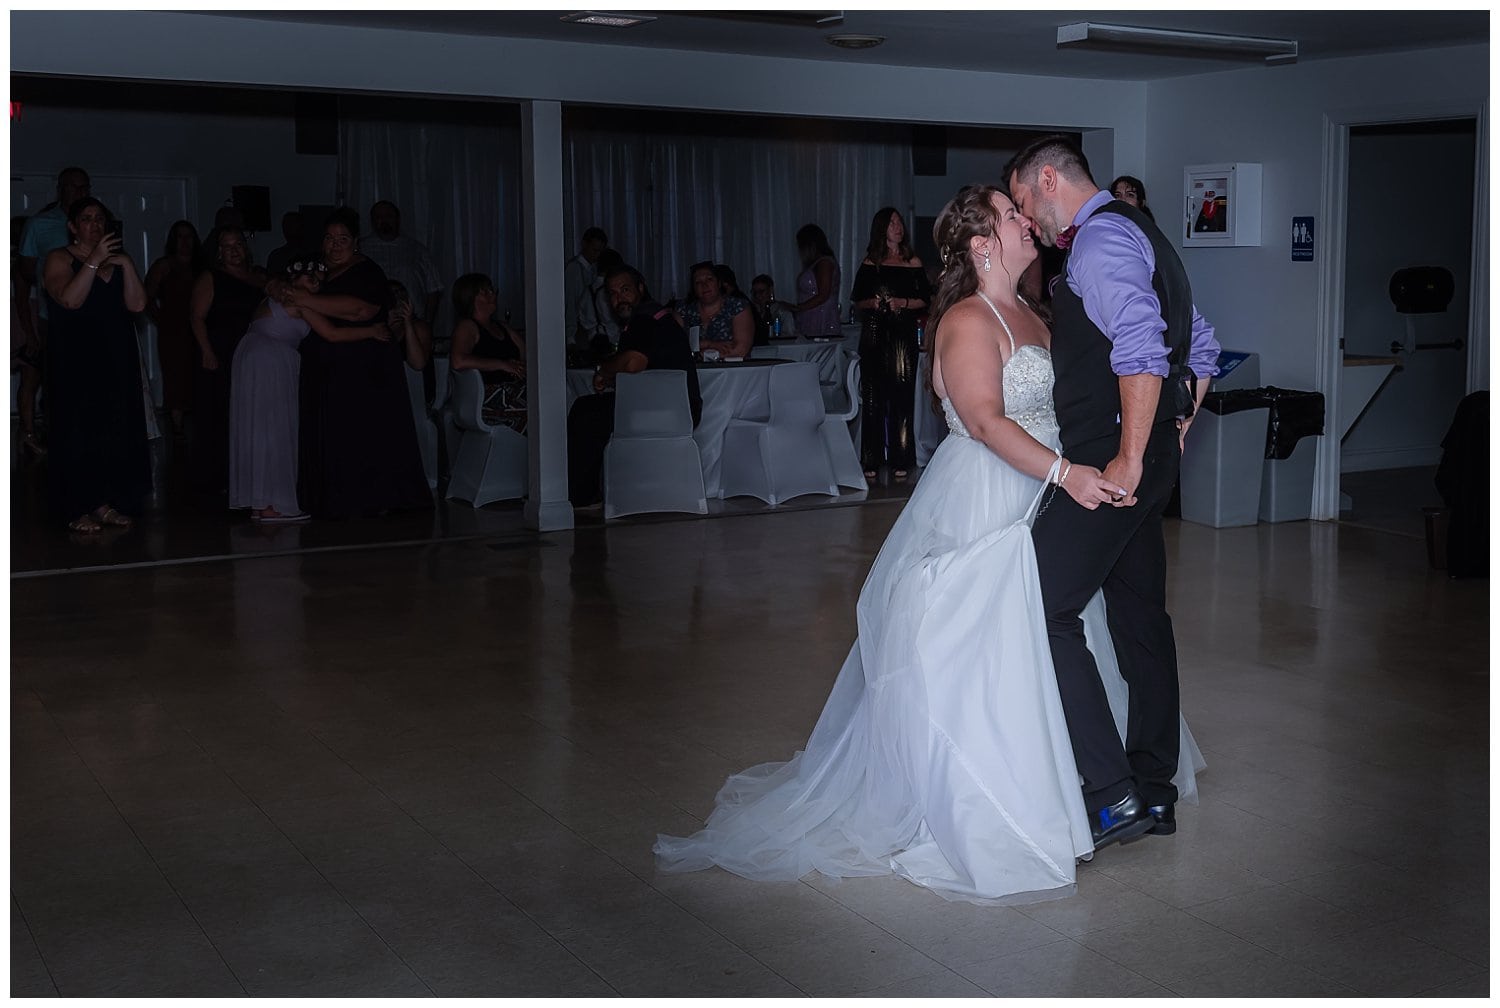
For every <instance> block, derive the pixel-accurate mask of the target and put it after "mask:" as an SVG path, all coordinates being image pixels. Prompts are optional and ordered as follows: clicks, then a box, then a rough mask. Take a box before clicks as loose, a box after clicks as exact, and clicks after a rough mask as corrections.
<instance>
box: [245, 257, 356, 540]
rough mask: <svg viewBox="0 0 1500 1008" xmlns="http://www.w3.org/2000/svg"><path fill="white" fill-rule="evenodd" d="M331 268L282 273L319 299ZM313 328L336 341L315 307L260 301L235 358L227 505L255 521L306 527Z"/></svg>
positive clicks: (301, 267)
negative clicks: (301, 440) (303, 466)
mask: <svg viewBox="0 0 1500 1008" xmlns="http://www.w3.org/2000/svg"><path fill="white" fill-rule="evenodd" d="M326 272H327V268H326V267H325V266H324V265H323V264H322V263H320V262H317V261H316V260H312V259H304V260H298V261H296V262H294V263H292V264H291V265H289V266H288V267H287V269H286V272H285V273H283V277H285V278H286V279H287V280H288V281H289V282H290V283H291V285H292V287H293V288H294V289H296V290H298V291H301V292H304V293H307V294H316V293H317V292H318V287H319V285H320V284H321V282H322V277H323V274H324V273H326ZM309 327H312V328H313V329H316V330H317V331H318V332H321V333H324V334H325V335H330V334H334V333H335V329H334V326H333V325H332V324H331V323H330V322H329V321H328V320H327V319H326V318H324V317H323V316H322V315H320V314H318V313H317V312H315V311H313V310H312V309H311V308H307V307H302V308H295V307H293V308H288V307H286V306H284V305H282V304H281V302H279V301H277V300H275V299H274V298H267V299H266V300H264V301H262V302H261V304H260V307H258V308H257V309H256V311H255V315H254V317H253V318H252V319H251V321H250V327H249V329H247V330H246V332H245V338H244V339H242V340H240V345H239V347H238V348H237V349H236V350H235V352H234V382H233V384H232V385H231V386H230V408H229V506H230V507H231V508H234V509H244V508H248V509H249V510H250V518H251V520H252V521H255V522H261V523H265V524H268V525H276V524H284V523H288V522H301V521H306V520H307V519H308V517H309V516H308V514H307V513H306V512H304V511H303V510H302V509H301V508H300V507H299V506H298V504H297V427H298V413H299V411H298V407H297V395H298V382H299V377H300V374H301V370H302V358H301V355H300V354H299V353H298V352H297V348H298V346H300V345H301V343H302V340H303V338H304V337H305V336H306V335H307V333H308V329H309Z"/></svg>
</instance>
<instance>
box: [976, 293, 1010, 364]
mask: <svg viewBox="0 0 1500 1008" xmlns="http://www.w3.org/2000/svg"><path fill="white" fill-rule="evenodd" d="M974 293H975V294H978V295H979V300H981V301H983V302H984V303H985V304H987V305H989V306H990V311H992V312H994V313H995V318H997V319H999V320H1000V328H1001V329H1004V330H1005V338H1006V339H1008V340H1010V352H1011V355H1012V356H1014V355H1015V352H1016V337H1015V335H1014V334H1013V333H1012V332H1011V331H1010V326H1009V325H1007V324H1006V322H1005V316H1004V315H1001V314H1000V309H999V308H996V307H995V302H993V301H991V300H990V299H989V298H987V297H985V296H984V291H981V290H977V291H975V292H974Z"/></svg>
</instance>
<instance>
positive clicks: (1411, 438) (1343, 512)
mask: <svg viewBox="0 0 1500 1008" xmlns="http://www.w3.org/2000/svg"><path fill="white" fill-rule="evenodd" d="M1484 133H1485V121H1484V117H1483V113H1482V110H1481V109H1475V108H1467V109H1463V108H1443V109H1430V110H1424V112H1415V111H1414V112H1411V113H1407V114H1402V113H1394V112H1393V113H1391V114H1390V115H1388V116H1379V115H1375V116H1368V117H1365V118H1361V119H1360V120H1357V121H1355V120H1349V121H1343V122H1338V121H1334V120H1332V119H1329V120H1325V141H1326V143H1325V150H1326V151H1327V160H1326V162H1325V188H1324V199H1323V207H1322V210H1323V215H1324V218H1325V220H1326V221H1327V224H1326V225H1325V231H1326V233H1328V234H1329V235H1330V236H1331V237H1332V238H1333V241H1331V242H1330V243H1329V249H1328V254H1327V256H1326V257H1325V259H1324V262H1323V266H1322V270H1321V282H1322V286H1323V289H1324V290H1325V291H1327V292H1328V296H1327V297H1326V298H1325V300H1324V303H1323V306H1322V320H1321V326H1320V334H1321V337H1322V346H1323V351H1324V352H1323V354H1321V355H1320V359H1319V371H1320V374H1319V376H1318V387H1319V388H1322V389H1323V390H1324V391H1325V395H1326V400H1327V408H1328V411H1327V426H1326V429H1327V432H1328V435H1329V436H1327V437H1324V438H1321V439H1320V455H1319V468H1318V475H1317V479H1316V483H1315V487H1314V494H1313V517H1314V518H1315V519H1322V520H1333V519H1342V520H1346V521H1349V520H1355V521H1358V522H1360V523H1364V524H1374V525H1377V526H1379V527H1383V528H1390V529H1391V530H1392V531H1397V530H1398V528H1397V527H1396V526H1399V531H1403V532H1405V533H1407V534H1415V535H1420V534H1421V528H1422V518H1421V514H1420V510H1419V509H1418V508H1416V507H1407V506H1406V505H1405V504H1401V505H1399V506H1398V505H1396V504H1395V503H1394V502H1400V501H1405V502H1408V503H1409V502H1410V501H1411V500H1414V499H1416V498H1419V497H1420V498H1423V499H1424V501H1425V502H1426V503H1434V504H1435V503H1438V500H1437V494H1436V490H1435V488H1434V487H1433V484H1432V475H1433V472H1434V471H1435V468H1436V466H1437V463H1438V460H1439V458H1440V456H1441V450H1442V449H1441V442H1442V439H1443V437H1444V435H1445V434H1446V432H1447V429H1448V426H1449V424H1450V423H1451V421H1452V419H1453V416H1454V412H1455V410H1456V409H1457V406H1458V403H1459V401H1460V400H1461V399H1462V398H1463V396H1464V395H1465V394H1466V393H1467V392H1469V391H1472V390H1474V389H1476V388H1484V387H1487V386H1488V375H1487V369H1488V353H1489V348H1488V320H1487V307H1486V306H1487V300H1486V298H1487V286H1486V285H1487V283H1488V280H1487V278H1486V276H1485V275H1484V272H1485V270H1486V269H1487V266H1486V264H1487V262H1488V233H1487V216H1488V203H1487V200H1486V198H1485V187H1486V185H1487V175H1488V163H1487V149H1486V145H1485V142H1484ZM1422 178H1427V179H1437V180H1439V181H1437V182H1434V183H1433V184H1431V185H1425V186H1423V189H1422V191H1423V198H1422V207H1421V211H1420V213H1419V214H1414V213H1413V212H1412V211H1410V210H1408V209H1403V207H1404V206H1405V205H1406V203H1407V201H1408V200H1409V195H1408V194H1409V193H1410V191H1411V190H1412V187H1413V185H1414V180H1418V179H1422ZM1439 190H1441V192H1439ZM1419 266H1420V267H1438V268H1440V269H1441V270H1443V271H1446V273H1447V274H1449V275H1451V276H1452V277H1453V281H1454V283H1453V287H1454V291H1453V296H1452V298H1451V299H1450V300H1449V302H1448V303H1447V305H1446V307H1445V308H1444V309H1443V310H1442V311H1432V312H1424V313H1421V314H1415V313H1411V314H1403V313H1402V312H1398V311H1397V306H1396V304H1395V303H1394V302H1393V301H1392V297H1391V294H1390V286H1391V280H1392V275H1393V274H1394V273H1396V271H1398V270H1401V269H1403V268H1407V267H1419ZM1398 482H1399V483H1400V484H1402V485H1401V486H1400V487H1399V489H1398V488H1397V487H1396V484H1397V483H1398ZM1372 486H1375V487H1382V488H1389V489H1390V491H1391V492H1390V493H1383V492H1382V493H1372V492H1370V489H1369V488H1370V487H1372ZM1380 498H1384V499H1386V500H1387V501H1389V502H1392V506H1393V507H1397V508H1398V510H1397V511H1396V512H1393V513H1392V514H1391V515H1373V517H1372V513H1369V512H1371V509H1372V507H1373V508H1375V509H1376V510H1378V508H1379V507H1380V506H1381V505H1380V500H1379V499H1380ZM1406 512H1410V513H1409V514H1408V513H1406Z"/></svg>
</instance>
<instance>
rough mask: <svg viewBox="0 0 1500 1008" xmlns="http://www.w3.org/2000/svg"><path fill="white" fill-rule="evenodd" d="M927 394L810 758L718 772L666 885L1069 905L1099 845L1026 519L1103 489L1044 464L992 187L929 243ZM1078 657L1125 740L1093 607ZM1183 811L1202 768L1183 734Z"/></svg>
mask: <svg viewBox="0 0 1500 1008" xmlns="http://www.w3.org/2000/svg"><path fill="white" fill-rule="evenodd" d="M933 231H934V233H933V237H934V240H935V241H936V243H937V246H938V248H939V250H940V252H941V255H942V260H943V274H942V277H941V279H940V280H939V284H938V293H937V295H936V297H935V299H934V303H933V309H932V325H933V326H934V328H935V335H934V346H935V354H934V360H933V366H932V384H933V389H934V391H936V392H937V394H938V395H939V396H941V397H942V401H943V410H944V413H945V414H946V415H947V419H948V427H949V430H950V431H951V432H952V434H953V435H954V436H952V437H949V438H946V439H945V440H944V441H943V443H942V444H941V445H940V446H939V447H938V450H937V452H936V453H935V454H934V455H933V457H932V461H931V463H930V465H929V466H928V468H927V470H926V472H925V473H924V474H923V476H922V479H921V481H920V482H919V483H918V484H917V487H916V489H915V490H914V491H913V493H912V496H911V500H910V501H909V502H908V503H907V505H906V507H905V508H904V509H903V510H902V512H901V515H900V517H899V518H897V520H896V523H895V525H894V526H893V527H892V529H891V531H890V534H889V536H888V537H887V538H886V541H885V544H884V546H883V547H882V548H881V550H880V554H879V556H877V557H876V559H875V564H874V566H873V567H872V568H871V570H870V574H869V577H868V579H867V580H866V581H865V585H864V589H863V590H862V591H861V593H860V598H859V604H858V607H857V621H858V628H859V638H858V640H857V641H856V642H855V644H854V647H853V648H852V649H851V650H850V652H849V657H848V658H847V659H846V660H845V662H844V666H843V668H842V670H841V671H840V672H839V675H838V679H837V680H836V681H835V683H834V685H833V691H832V693H831V695H830V696H829V698H828V702H827V704H826V706H825V707H824V708H823V713H822V715H821V716H820V717H819V718H818V722H817V725H816V726H815V727H814V728H813V732H812V736H811V737H810V738H809V739H808V741H807V746H806V748H805V749H804V750H803V751H802V752H800V753H798V754H796V755H795V756H794V757H793V758H792V759H791V761H790V762H787V763H767V764H763V765H761V766H757V767H752V768H750V769H749V770H746V771H744V772H743V773H740V774H736V775H735V776H733V777H730V778H729V780H728V781H727V782H726V783H725V784H724V787H723V788H722V789H721V790H720V791H719V794H718V797H717V799H716V803H715V809H714V812H713V814H712V815H711V816H710V817H709V819H708V822H707V823H706V825H705V826H704V828H703V829H702V830H700V831H699V832H698V833H696V834H694V835H693V836H691V837H668V836H661V837H658V838H657V842H656V845H655V847H654V850H655V852H656V855H657V864H658V867H659V868H660V869H661V870H662V871H668V872H677V871H695V870H698V869H702V868H708V867H710V866H712V865H719V866H720V867H722V868H725V869H727V870H729V871H732V872H734V873H736V874H738V875H742V876H744V877H746V878H750V879H757V880H764V881H773V880H779V881H790V880H794V879H799V878H801V877H802V876H804V875H806V874H807V873H809V872H811V871H818V872H821V873H823V874H825V875H829V876H834V877H847V876H856V875H881V874H887V873H892V872H894V873H895V874H898V875H901V876H904V877H905V878H907V879H909V880H911V881H912V882H915V883H917V884H918V885H922V886H926V887H928V888H930V889H933V890H934V891H936V892H938V893H939V894H941V895H943V896H945V897H947V898H949V899H961V900H969V901H973V902H982V903H989V902H1006V903H1020V902H1028V901H1034V900H1041V899H1054V898H1057V897H1061V896H1066V895H1069V894H1070V893H1071V892H1072V891H1073V885H1074V868H1075V862H1076V860H1077V859H1079V858H1084V859H1087V858H1089V857H1091V856H1092V854H1093V841H1092V837H1091V833H1090V830H1089V823H1088V818H1087V815H1086V813H1085V811H1084V805H1083V796H1082V793H1081V791H1080V789H1079V778H1078V771H1077V769H1076V767H1075V765H1074V761H1073V750H1072V747H1071V746H1070V744H1069V741H1068V734H1067V726H1066V723H1065V721H1064V719H1063V711H1062V704H1061V701H1060V700H1059V698H1058V692H1057V683H1056V680H1055V679H1054V675H1053V670H1052V658H1051V652H1050V650H1049V648H1048V644H1047V632H1046V627H1045V624H1044V618H1043V611H1042V604H1041V594H1040V590H1039V587H1038V581H1037V570H1036V559H1035V555H1034V554H1033V552H1032V545H1031V534H1030V524H1031V520H1032V518H1033V517H1034V516H1035V514H1036V512H1037V511H1038V509H1040V508H1045V507H1046V506H1047V504H1048V502H1049V501H1050V499H1051V496H1052V495H1054V494H1056V493H1059V492H1062V493H1066V494H1068V495H1069V496H1071V497H1072V498H1073V499H1074V500H1076V501H1077V502H1078V503H1079V504H1080V505H1082V506H1083V507H1086V508H1089V509H1093V508H1096V507H1098V506H1099V505H1100V504H1101V503H1107V502H1108V501H1109V500H1110V497H1111V496H1112V495H1113V494H1116V493H1118V492H1119V490H1118V489H1117V488H1116V487H1115V486H1113V485H1112V484H1110V483H1109V482H1108V481H1106V480H1105V479H1104V478H1103V476H1102V474H1101V473H1100V471H1099V470H1097V469H1095V468H1092V467H1090V466H1085V465H1081V464H1070V463H1069V462H1068V460H1067V459H1064V458H1062V457H1060V455H1059V453H1058V432H1057V421H1056V418H1055V416H1054V414H1053V410H1052V363H1051V358H1050V356H1049V353H1048V347H1049V345H1050V334H1049V332H1048V330H1047V327H1046V325H1045V323H1044V322H1043V321H1042V319H1041V318H1040V317H1039V316H1038V315H1037V313H1036V311H1035V310H1034V309H1033V308H1032V307H1031V306H1030V305H1029V304H1028V303H1027V301H1026V300H1025V299H1024V298H1023V297H1021V296H1020V295H1019V294H1018V292H1017V281H1018V280H1019V278H1020V276H1021V273H1022V271H1023V270H1025V268H1026V267H1027V266H1028V265H1029V264H1030V263H1031V262H1032V260H1034V259H1035V258H1036V255H1037V252H1036V247H1035V245H1034V244H1033V243H1032V238H1031V234H1030V230H1029V224H1028V222H1027V221H1026V219H1025V218H1023V217H1022V216H1021V215H1020V214H1019V213H1018V212H1017V210H1016V208H1015V205H1014V204H1012V203H1011V201H1010V199H1009V198H1007V196H1006V195H1005V194H1004V193H1003V192H1002V191H1000V190H998V189H996V188H994V187H991V186H967V187H965V188H964V189H962V190H961V191H960V192H959V194H958V195H957V196H956V197H955V198H954V199H953V200H952V201H951V202H950V203H949V204H948V205H947V206H946V207H945V208H944V209H943V213H942V215H941V216H940V217H939V218H938V221H937V224H936V226H935V227H934V229H933ZM1084 620H1085V627H1086V630H1087V634H1088V638H1089V647H1090V649H1091V650H1092V651H1093V652H1094V653H1095V656H1096V658H1097V660H1098V665H1099V671H1100V675H1101V677H1102V678H1103V679H1104V682H1105V686H1106V689H1107V690H1108V691H1109V693H1110V701H1111V707H1112V708H1113V709H1114V711H1115V720H1116V722H1117V725H1118V726H1119V727H1120V728H1121V729H1122V730H1123V726H1124V718H1125V709H1126V705H1127V703H1128V691H1127V687H1126V686H1125V683H1124V680H1123V679H1121V678H1120V675H1119V670H1118V666H1117V665H1116V663H1115V661H1114V652H1113V649H1112V648H1111V647H1110V645H1109V637H1108V630H1107V625H1106V623H1105V619H1104V609H1103V602H1102V600H1101V599H1100V598H1098V597H1096V598H1095V599H1094V601H1093V602H1092V603H1091V604H1090V606H1089V608H1088V609H1086V610H1085V612H1084ZM1181 762H1182V766H1180V767H1179V770H1178V775H1177V779H1176V781H1175V783H1176V784H1177V785H1178V789H1179V791H1180V792H1181V795H1180V797H1179V800H1182V801H1193V800H1195V791H1194V787H1193V773H1194V772H1195V771H1196V770H1197V769H1199V768H1200V767H1201V765H1202V759H1201V757H1200V756H1199V755H1198V750H1197V748H1196V746H1194V745H1193V744H1192V740H1191V737H1190V736H1189V735H1188V734H1187V731H1186V728H1185V727H1184V729H1183V747H1182V761H1181Z"/></svg>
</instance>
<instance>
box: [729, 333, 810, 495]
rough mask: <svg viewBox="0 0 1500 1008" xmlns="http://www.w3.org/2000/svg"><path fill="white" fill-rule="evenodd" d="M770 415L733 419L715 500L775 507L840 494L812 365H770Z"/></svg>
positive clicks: (801, 363)
mask: <svg viewBox="0 0 1500 1008" xmlns="http://www.w3.org/2000/svg"><path fill="white" fill-rule="evenodd" d="M768 381H769V384H770V396H769V398H770V416H769V417H768V418H767V419H765V420H745V419H734V420H731V421H729V427H728V429H727V430H725V431H724V457H723V462H722V465H721V475H720V481H719V496H720V497H721V498H723V497H739V496H749V497H759V498H760V499H761V500H763V501H765V502H766V503H767V504H770V505H771V506H772V507H775V506H776V505H777V504H779V503H781V502H783V501H787V500H791V499H792V498H793V497H800V496H802V495H803V494H814V493H816V494H829V495H830V496H833V497H837V496H838V495H839V487H838V480H837V479H836V478H835V476H834V474H833V464H832V463H831V462H830V461H829V459H828V450H827V448H825V447H824V442H823V435H822V433H821V432H820V428H821V427H822V425H823V423H824V421H825V419H826V417H827V414H826V413H825V412H824V411H823V395H822V393H821V392H820V391H819V390H818V366H817V365H816V364H813V363H811V362H810V361H798V362H795V363H791V364H776V365H774V366H772V368H771V373H770V375H769V376H768Z"/></svg>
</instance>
